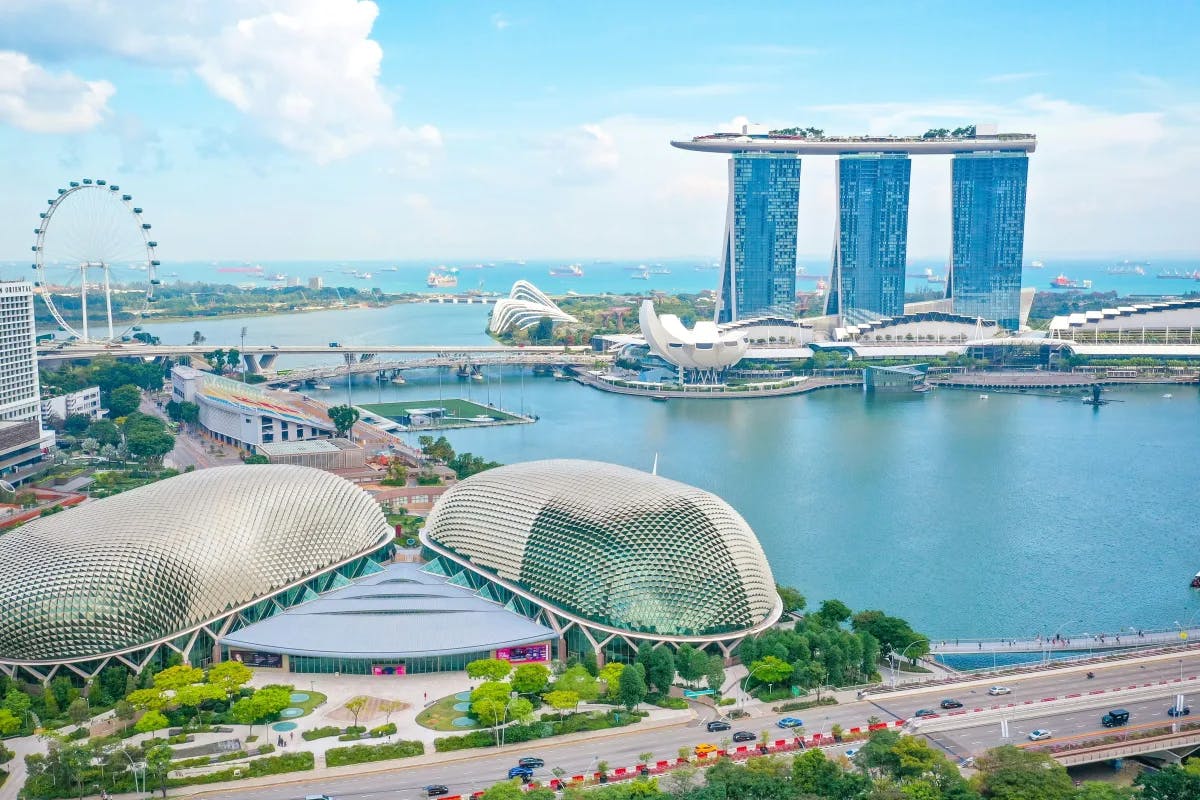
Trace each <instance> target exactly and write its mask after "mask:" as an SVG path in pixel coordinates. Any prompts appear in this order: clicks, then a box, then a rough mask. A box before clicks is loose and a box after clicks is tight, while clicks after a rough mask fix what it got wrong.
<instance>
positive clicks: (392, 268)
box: [379, 267, 400, 272]
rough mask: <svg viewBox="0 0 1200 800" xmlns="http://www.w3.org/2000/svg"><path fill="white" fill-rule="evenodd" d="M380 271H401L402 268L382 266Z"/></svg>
mask: <svg viewBox="0 0 1200 800" xmlns="http://www.w3.org/2000/svg"><path fill="white" fill-rule="evenodd" d="M379 271H380V272H399V271H400V268H399V267H380V268H379Z"/></svg>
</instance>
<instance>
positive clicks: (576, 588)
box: [422, 460, 781, 640]
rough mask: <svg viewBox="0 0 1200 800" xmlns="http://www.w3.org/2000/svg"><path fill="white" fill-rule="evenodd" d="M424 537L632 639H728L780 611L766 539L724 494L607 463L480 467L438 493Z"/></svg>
mask: <svg viewBox="0 0 1200 800" xmlns="http://www.w3.org/2000/svg"><path fill="white" fill-rule="evenodd" d="M422 539H423V541H424V542H425V544H426V546H427V548H428V549H429V550H431V551H433V553H435V554H437V555H439V556H442V557H443V558H448V559H450V560H452V561H454V562H456V563H457V564H460V565H462V567H464V568H467V569H470V570H473V571H475V572H477V573H480V574H482V575H484V576H485V577H487V578H489V579H490V578H496V579H499V581H500V582H502V584H503V585H507V586H508V587H509V588H511V589H513V590H514V591H517V592H520V593H522V594H523V595H524V596H525V597H526V599H528V600H530V601H532V602H534V603H537V604H538V605H540V606H542V607H543V608H544V609H546V610H547V611H549V612H551V613H553V614H560V615H562V616H564V617H565V618H568V619H573V620H574V621H576V622H578V623H580V624H582V625H584V626H585V627H589V628H596V629H602V628H607V629H609V630H610V631H611V632H613V633H617V634H632V635H633V638H638V639H676V640H693V639H695V640H700V639H706V638H707V639H711V640H717V639H730V638H732V637H736V636H738V635H739V634H745V633H748V632H751V631H754V630H759V629H761V628H763V627H765V626H767V625H770V624H771V623H773V622H774V621H775V620H776V619H778V617H779V614H780V610H781V606H780V600H779V596H778V593H777V592H776V590H775V581H774V578H773V577H772V576H771V568H770V567H769V566H768V564H767V559H766V557H765V556H764V555H763V551H762V547H761V546H760V545H759V543H758V539H757V538H755V536H754V532H753V531H751V530H750V526H749V525H747V524H746V521H745V520H744V519H742V517H741V515H740V514H738V513H737V512H736V511H734V510H733V508H731V507H730V506H729V504H728V503H726V502H725V501H724V500H721V499H720V498H719V497H716V496H715V495H712V494H710V493H709V492H705V491H703V490H701V489H697V488H695V487H693V486H688V485H686V484H683V483H679V482H678V481H673V480H668V479H667V478H662V477H658V476H656V475H651V474H649V473H646V472H641V471H639V470H635V469H630V468H628V467H621V466H616V465H613V464H604V463H600V462H595V461H577V460H550V461H533V462H528V463H524V464H516V465H512V466H506V467H498V468H496V469H490V470H487V471H486V472H482V473H480V474H478V475H475V476H472V477H470V478H468V479H466V480H464V481H462V482H461V483H459V484H458V485H456V486H454V487H452V488H451V489H450V490H448V491H447V492H446V493H445V494H444V495H443V496H442V497H441V499H440V500H439V501H438V503H437V505H436V506H435V507H434V510H433V512H432V513H431V514H430V516H429V518H428V521H427V523H426V526H425V529H424V531H423V533H422Z"/></svg>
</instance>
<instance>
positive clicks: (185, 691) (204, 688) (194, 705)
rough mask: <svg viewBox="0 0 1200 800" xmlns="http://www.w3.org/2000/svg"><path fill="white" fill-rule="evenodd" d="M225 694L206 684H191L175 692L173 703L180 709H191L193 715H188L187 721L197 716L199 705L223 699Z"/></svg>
mask: <svg viewBox="0 0 1200 800" xmlns="http://www.w3.org/2000/svg"><path fill="white" fill-rule="evenodd" d="M225 696H226V695H225V692H224V690H222V689H221V687H220V686H212V685H210V684H207V683H193V684H189V685H187V686H181V687H180V688H178V689H176V690H175V703H176V705H178V706H179V707H180V708H183V709H192V711H193V712H194V713H193V714H189V719H190V718H191V717H192V716H194V715H195V714H198V713H199V711H200V705H201V704H202V703H204V702H205V701H208V700H220V699H222V698H224V697H225Z"/></svg>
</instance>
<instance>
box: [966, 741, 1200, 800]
mask: <svg viewBox="0 0 1200 800" xmlns="http://www.w3.org/2000/svg"><path fill="white" fill-rule="evenodd" d="M975 767H976V769H978V770H979V772H978V773H977V774H976V775H975V777H974V778H973V779H972V784H973V785H974V787H975V789H976V790H977V791H978V792H979V793H980V794H982V795H983V796H984V797H987V798H989V800H1030V798H1037V800H1069V798H1071V796H1072V795H1073V794H1074V793H1075V786H1074V784H1073V783H1072V782H1071V776H1070V775H1068V774H1067V770H1066V768H1064V767H1063V766H1062V765H1061V764H1059V763H1058V762H1057V761H1055V760H1054V759H1053V758H1051V757H1050V756H1048V755H1046V754H1045V753H1035V752H1032V751H1029V750H1021V749H1020V748H1017V747H1013V746H1012V745H1004V746H1003V747H996V748H993V749H992V750H989V751H988V752H987V753H985V754H984V755H982V756H979V757H978V758H977V759H976V760H975ZM1143 794H1144V793H1143ZM1145 796H1146V798H1147V800H1174V798H1170V797H1169V796H1166V797H1156V796H1155V795H1153V794H1149V795H1145ZM1189 797H1195V795H1190V796H1189ZM1180 800H1182V796H1181V798H1180Z"/></svg>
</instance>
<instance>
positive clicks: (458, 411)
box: [362, 398, 517, 428]
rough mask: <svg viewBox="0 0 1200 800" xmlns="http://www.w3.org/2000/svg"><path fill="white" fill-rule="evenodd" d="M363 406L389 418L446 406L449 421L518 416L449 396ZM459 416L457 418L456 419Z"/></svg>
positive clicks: (434, 426)
mask: <svg viewBox="0 0 1200 800" xmlns="http://www.w3.org/2000/svg"><path fill="white" fill-rule="evenodd" d="M362 407H363V408H365V409H366V410H367V411H370V412H371V413H372V414H378V415H379V416H381V417H387V418H388V419H393V420H394V419H397V418H398V417H402V416H406V415H407V414H408V410H409V409H410V408H444V409H446V416H447V418H448V419H447V420H446V421H447V422H450V421H459V420H469V419H471V418H472V417H491V418H492V419H496V420H501V421H507V420H514V419H517V417H515V416H513V415H512V414H506V413H505V412H503V411H501V410H500V409H498V408H488V407H487V406H485V405H480V404H479V403H472V402H471V401H470V400H463V399H461V398H449V399H446V400H405V401H403V402H395V403H363V404H362ZM454 418H457V419H454ZM436 427H438V425H437V424H434V425H431V426H430V428H436Z"/></svg>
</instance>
